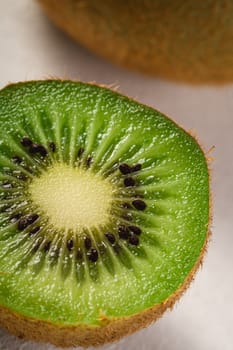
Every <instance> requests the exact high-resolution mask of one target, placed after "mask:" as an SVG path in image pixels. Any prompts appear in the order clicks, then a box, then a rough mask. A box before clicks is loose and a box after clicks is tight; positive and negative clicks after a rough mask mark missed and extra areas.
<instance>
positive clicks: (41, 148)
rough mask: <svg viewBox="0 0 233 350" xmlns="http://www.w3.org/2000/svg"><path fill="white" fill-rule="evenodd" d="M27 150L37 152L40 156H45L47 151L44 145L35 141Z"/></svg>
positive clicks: (32, 152)
mask: <svg viewBox="0 0 233 350" xmlns="http://www.w3.org/2000/svg"><path fill="white" fill-rule="evenodd" d="M29 152H30V153H31V154H36V153H39V154H40V155H41V156H42V157H45V156H46V155H47V153H48V151H47V149H46V148H45V147H44V146H42V145H38V144H37V143H33V144H32V145H31V146H30V148H29Z"/></svg>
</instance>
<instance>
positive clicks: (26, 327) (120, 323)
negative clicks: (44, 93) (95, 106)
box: [0, 82, 212, 348]
mask: <svg viewBox="0 0 233 350" xmlns="http://www.w3.org/2000/svg"><path fill="white" fill-rule="evenodd" d="M18 84H19V83H18ZM20 84H24V83H23V82H22V83H20ZM11 85H12V86H14V85H15V84H11ZM11 85H8V86H7V88H11ZM92 85H95V86H98V85H96V84H92ZM101 87H102V88H103V86H101ZM114 93H116V92H115V91H114ZM168 118H169V119H171V118H170V117H168ZM187 134H189V133H188V132H187ZM190 135H191V133H190ZM191 136H192V137H194V138H195V141H196V142H197V144H199V143H198V141H197V139H196V137H195V136H194V135H191ZM199 146H200V144H199ZM203 153H204V155H205V158H206V162H207V165H208V166H209V163H210V161H211V158H209V152H206V153H205V152H204V151H203ZM209 173H210V170H209ZM209 208H210V210H209V223H208V230H207V234H206V239H205V242H204V244H203V247H202V249H201V252H200V255H199V257H198V259H197V261H196V263H195V265H194V266H193V268H192V270H191V271H190V273H189V274H188V275H187V277H186V278H185V280H184V282H183V283H182V284H181V285H180V286H179V288H178V289H177V290H176V291H175V292H174V293H173V294H172V295H170V296H169V297H168V298H167V299H166V300H165V301H164V302H162V303H160V304H156V305H155V306H153V307H151V308H148V309H146V310H143V311H142V312H139V313H136V314H134V315H131V316H129V317H120V318H118V317H117V318H109V317H107V316H106V315H104V314H100V315H99V320H100V326H87V325H80V324H77V325H75V326H66V325H60V324H56V323H52V322H48V321H45V320H42V319H41V320H38V319H34V318H31V317H27V316H24V315H20V314H18V313H16V312H13V311H12V310H10V309H8V308H6V307H4V306H1V305H0V325H1V326H3V327H4V328H5V329H7V330H8V331H9V332H10V333H12V334H14V335H16V336H17V337H19V338H21V339H29V340H33V341H38V342H49V343H52V344H54V345H56V346H59V347H64V348H65V347H72V346H77V345H79V346H82V347H84V348H87V347H89V346H93V345H94V346H100V345H103V344H105V343H109V342H115V341H117V340H119V339H120V338H122V337H123V336H126V335H130V334H132V333H134V332H135V331H138V330H140V329H143V328H145V327H147V326H148V325H150V324H151V323H152V322H154V321H156V320H157V319H159V318H160V317H161V316H162V315H163V313H164V312H165V311H166V310H168V309H172V307H173V306H174V304H175V303H176V302H177V301H178V300H179V299H180V297H181V296H182V295H183V293H184V292H185V291H186V289H187V288H188V287H189V285H190V284H191V282H192V281H193V279H194V277H195V274H196V272H197V270H198V269H199V268H200V267H201V265H202V263H203V259H204V256H205V254H206V252H207V246H208V243H209V239H210V236H211V231H210V225H211V222H212V214H211V213H212V203H211V198H210V203H209ZM0 274H1V272H0Z"/></svg>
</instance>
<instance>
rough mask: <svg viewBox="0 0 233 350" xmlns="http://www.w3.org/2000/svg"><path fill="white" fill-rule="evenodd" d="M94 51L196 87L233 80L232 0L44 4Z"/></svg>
mask: <svg viewBox="0 0 233 350" xmlns="http://www.w3.org/2000/svg"><path fill="white" fill-rule="evenodd" d="M39 2H40V3H41V5H42V6H43V8H44V10H45V12H46V13H47V14H48V16H49V17H50V18H51V19H52V20H53V21H54V22H55V23H56V24H57V25H58V26H59V27H60V28H62V29H63V30H65V31H66V32H67V33H69V34H70V35H71V36H72V37H73V38H74V39H76V40H78V41H79V42H80V43H81V44H83V45H84V46H86V47H87V48H88V49H90V50H92V51H94V52H95V53H97V54H99V55H100V56H102V57H104V58H106V59H108V60H110V61H112V62H114V63H117V64H119V65H122V66H125V67H128V68H131V69H136V70H139V71H142V72H145V73H148V74H152V75H157V76H161V77H165V78H169V79H173V80H179V81H188V82H192V83H226V82H232V81H233V2H232V0H221V1H215V0H205V1H203V0H195V1H194V0H186V1H183V0H168V1H164V0H143V1H141V0H128V1H125V0H117V1H115V0H105V1H102V2H101V3H100V2H98V1H96V0H60V1H57V0H39Z"/></svg>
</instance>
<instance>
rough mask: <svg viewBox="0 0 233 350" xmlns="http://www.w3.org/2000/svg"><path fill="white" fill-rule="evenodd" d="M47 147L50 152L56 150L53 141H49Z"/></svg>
mask: <svg viewBox="0 0 233 350" xmlns="http://www.w3.org/2000/svg"><path fill="white" fill-rule="evenodd" d="M49 148H50V150H51V151H52V152H56V145H55V143H54V142H50V144H49Z"/></svg>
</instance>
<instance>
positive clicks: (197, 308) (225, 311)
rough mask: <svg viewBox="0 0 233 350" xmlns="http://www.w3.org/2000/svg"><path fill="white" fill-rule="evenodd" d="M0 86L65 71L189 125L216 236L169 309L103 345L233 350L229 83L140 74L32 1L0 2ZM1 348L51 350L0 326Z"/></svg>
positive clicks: (232, 102) (232, 91) (232, 89)
mask: <svg viewBox="0 0 233 350" xmlns="http://www.w3.org/2000/svg"><path fill="white" fill-rule="evenodd" d="M0 48H1V51H0V87H3V86H4V85H5V84H7V83H8V82H15V81H20V80H29V79H40V78H46V77H51V76H53V77H54V76H55V77H63V78H64V77H66V78H73V79H76V80H77V79H80V80H84V81H96V82H98V83H104V84H112V83H114V84H115V85H119V86H120V88H119V90H120V91H121V92H123V93H125V94H127V95H130V96H132V97H134V98H136V99H138V100H139V101H141V102H143V103H146V104H149V105H151V106H154V107H156V108H158V109H160V110H161V111H163V112H164V113H167V114H168V115H171V116H172V117H173V118H174V119H175V120H176V121H177V122H178V123H180V124H181V125H183V126H184V127H185V128H186V129H194V130H195V132H196V134H197V135H198V136H199V140H200V141H201V143H202V144H203V145H204V146H205V149H206V150H208V149H209V148H210V147H212V146H213V145H214V146H215V150H214V152H212V155H213V156H214V157H215V161H214V162H213V164H212V168H213V185H212V188H213V200H214V221H213V225H212V226H213V227H212V231H213V236H212V240H211V243H210V245H209V252H208V255H207V256H206V259H205V263H204V266H203V268H202V269H201V270H200V271H199V272H198V275H197V277H196V279H195V281H194V283H193V284H192V286H191V288H190V289H189V290H188V291H187V293H186V294H185V295H184V297H183V298H182V299H181V301H180V302H179V303H178V304H177V305H176V306H175V308H174V310H173V311H172V312H168V313H166V315H165V316H164V317H163V318H162V319H161V320H159V321H158V322H157V323H156V324H154V325H152V326H151V327H149V328H147V329H146V330H143V331H141V332H138V333H136V334H134V335H133V336H130V337H127V338H124V339H123V340H122V341H120V342H119V343H116V344H114V345H107V346H105V347H103V348H99V349H100V350H102V349H105V350H107V349H108V350H123V349H128V350H154V349H156V350H187V349H188V350H210V349H211V350H232V349H233V301H232V300H233V272H232V271H233V253H232V252H233V234H232V223H233V220H232V218H233V213H232V211H233V162H232V153H233V85H228V86H225V87H190V86H188V85H179V84H175V83H170V82H165V81H161V80H156V79H152V78H149V77H144V76H141V75H139V74H135V73H131V72H128V71H125V70H123V69H120V68H116V67H114V66H112V65H110V64H109V63H106V62H104V61H102V60H101V59H99V58H97V57H94V56H92V55H91V54H90V53H88V52H87V51H86V50H85V49H83V48H81V47H79V46H78V45H77V44H75V43H74V42H73V41H72V40H70V39H69V38H68V37H67V36H66V35H65V34H63V33H61V32H60V31H59V30H57V29H56V28H54V27H53V26H52V25H51V24H50V22H49V21H48V20H47V19H46V18H45V16H44V15H43V14H42V12H41V10H40V8H39V7H38V5H37V4H36V3H35V1H33V0H20V1H16V0H7V1H3V0H0ZM0 349H1V350H3V349H4V350H6V349H7V350H18V349H20V350H29V349H30V350H49V349H56V348H55V347H53V346H50V345H46V344H44V345H43V344H36V343H31V342H25V341H22V340H18V339H16V338H15V337H13V336H11V335H8V334H7V333H6V332H5V331H3V330H0Z"/></svg>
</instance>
